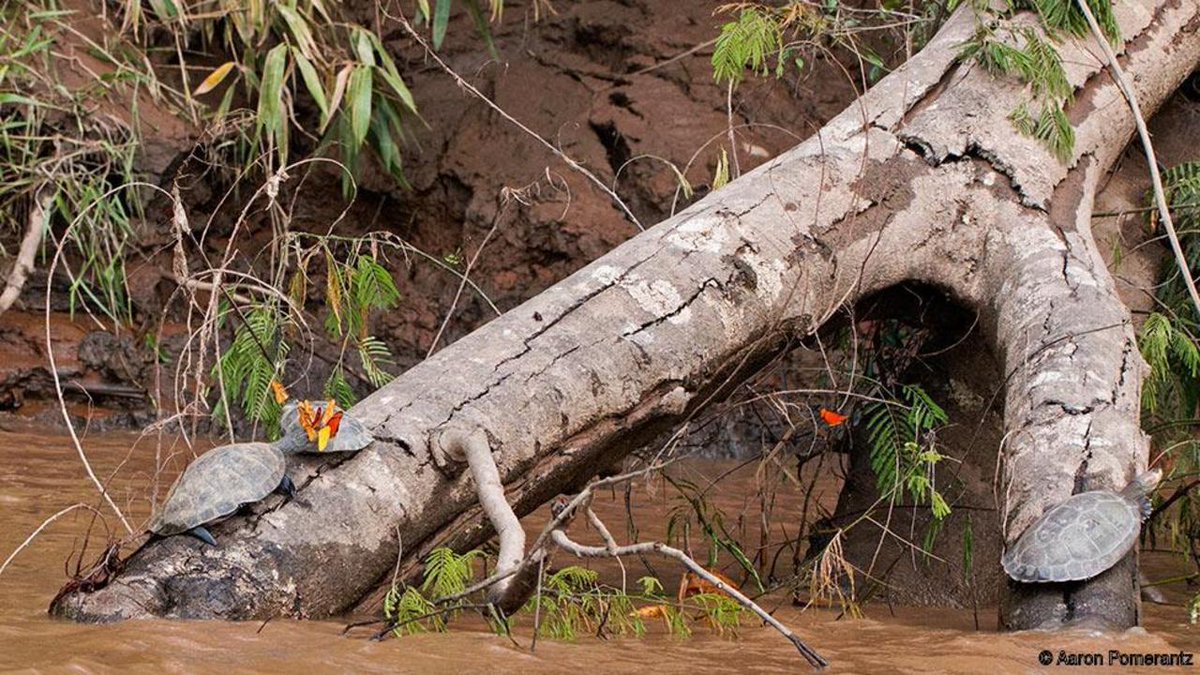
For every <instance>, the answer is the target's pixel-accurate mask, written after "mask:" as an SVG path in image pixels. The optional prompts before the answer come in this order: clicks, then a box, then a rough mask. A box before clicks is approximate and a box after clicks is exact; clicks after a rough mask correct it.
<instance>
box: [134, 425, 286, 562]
mask: <svg viewBox="0 0 1200 675" xmlns="http://www.w3.org/2000/svg"><path fill="white" fill-rule="evenodd" d="M296 406H297V404H296V403H288V404H286V405H285V406H284V408H283V417H282V418H281V419H282V420H283V424H282V430H283V436H282V437H280V439H279V440H277V441H275V442H274V443H233V444H231V445H222V446H220V447H216V448H213V449H212V450H209V451H208V452H206V453H204V454H203V455H200V457H198V458H197V459H196V461H194V462H192V463H191V464H189V465H188V467H187V469H185V470H184V472H183V474H182V475H180V476H179V479H178V480H176V481H175V484H174V485H173V486H172V487H171V491H170V492H169V493H168V494H167V498H166V500H165V501H163V504H162V507H161V508H160V509H159V510H158V513H156V514H155V515H154V518H153V519H151V521H150V525H149V526H148V529H149V530H150V532H152V533H153V534H156V535H158V536H162V537H169V536H171V535H174V534H182V533H185V532H186V533H188V534H191V535H192V536H194V537H196V538H197V539H199V540H201V541H203V542H205V543H206V544H209V545H211V546H216V544H217V542H216V540H215V539H213V536H212V534H211V533H209V531H208V530H207V529H205V527H204V525H205V524H207V523H210V522H212V521H214V520H217V519H218V518H221V517H223V516H227V515H229V514H231V513H233V512H234V511H237V510H238V508H239V507H240V506H241V505H242V504H249V503H252V502H256V501H258V500H260V499H262V498H263V497H266V496H267V495H269V494H271V492H273V491H276V490H278V491H282V492H284V493H286V494H288V495H291V494H293V493H294V492H295V489H296V488H295V486H294V485H293V484H292V480H291V479H290V478H288V475H287V471H286V469H287V460H286V459H285V456H286V455H289V454H295V453H298V452H303V451H305V450H306V449H307V448H308V446H309V441H308V437H307V435H306V434H305V432H304V430H303V429H302V428H300V425H299V424H298V423H296V422H294V420H296V419H297V418H298V415H297V414H296V410H295V408H296Z"/></svg>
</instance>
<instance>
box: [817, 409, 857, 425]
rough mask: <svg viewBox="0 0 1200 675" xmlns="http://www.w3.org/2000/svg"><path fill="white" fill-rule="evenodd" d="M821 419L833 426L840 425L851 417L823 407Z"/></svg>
mask: <svg viewBox="0 0 1200 675" xmlns="http://www.w3.org/2000/svg"><path fill="white" fill-rule="evenodd" d="M821 419H822V420H823V421H824V422H825V424H828V425H829V426H831V427H838V426H841V425H843V424H845V423H846V420H848V419H850V417H849V416H848V415H843V414H841V413H837V412H834V411H832V410H830V409H828V408H821Z"/></svg>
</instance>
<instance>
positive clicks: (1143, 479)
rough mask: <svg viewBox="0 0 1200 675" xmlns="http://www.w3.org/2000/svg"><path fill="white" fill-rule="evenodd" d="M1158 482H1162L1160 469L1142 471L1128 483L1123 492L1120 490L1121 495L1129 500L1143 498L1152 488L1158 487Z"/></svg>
mask: <svg viewBox="0 0 1200 675" xmlns="http://www.w3.org/2000/svg"><path fill="white" fill-rule="evenodd" d="M1160 480H1162V469H1150V470H1149V471H1143V472H1142V473H1140V474H1138V475H1137V477H1136V478H1134V479H1133V480H1132V481H1130V482H1129V485H1126V486H1125V489H1124V490H1121V495H1122V496H1125V497H1128V498H1130V499H1138V498H1140V497H1145V496H1146V495H1148V494H1150V492H1151V491H1152V490H1153V489H1154V488H1156V487H1158V481H1160Z"/></svg>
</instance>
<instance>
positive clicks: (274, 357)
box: [212, 303, 289, 436]
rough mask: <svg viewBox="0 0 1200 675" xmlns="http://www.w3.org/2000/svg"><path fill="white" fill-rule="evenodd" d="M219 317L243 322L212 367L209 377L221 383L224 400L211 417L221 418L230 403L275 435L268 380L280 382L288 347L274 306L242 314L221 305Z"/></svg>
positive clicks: (277, 410) (273, 405) (276, 412)
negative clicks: (237, 406) (234, 317)
mask: <svg viewBox="0 0 1200 675" xmlns="http://www.w3.org/2000/svg"><path fill="white" fill-rule="evenodd" d="M223 308H224V311H223V312H222V315H223V316H224V317H225V318H226V319H228V318H229V316H230V315H236V316H237V317H238V318H239V319H244V320H243V321H240V322H239V323H238V324H237V328H236V329H235V330H234V333H233V342H231V343H230V344H229V346H228V347H227V348H226V349H225V351H224V352H222V353H221V357H220V359H219V360H218V361H217V363H216V365H214V366H213V373H212V378H213V379H214V380H216V381H218V382H221V383H224V393H225V397H227V398H225V397H223V398H222V400H221V401H220V402H219V403H218V405H217V408H216V410H215V411H214V413H213V414H214V415H215V416H216V417H218V418H221V417H224V416H225V415H226V413H227V411H228V410H229V407H228V405H227V402H228V401H229V400H232V401H234V402H236V403H237V404H238V405H239V407H241V409H242V412H244V413H245V414H246V417H247V418H248V419H249V420H251V421H252V422H256V423H261V424H262V425H263V426H264V428H265V429H266V430H267V433H268V435H270V436H276V435H277V434H278V429H279V413H280V406H279V404H278V403H276V401H275V396H274V395H273V394H272V392H271V381H272V380H276V379H279V375H280V373H281V372H282V371H283V367H284V363H285V362H286V359H287V353H288V350H289V346H288V343H287V341H285V340H284V339H283V330H282V321H283V317H281V315H280V313H279V312H278V311H277V309H276V308H275V306H274V305H270V304H264V305H260V306H258V307H255V308H253V309H251V310H250V311H249V312H246V313H241V310H237V311H236V312H235V311H233V310H231V309H230V308H229V306H228V304H227V303H223Z"/></svg>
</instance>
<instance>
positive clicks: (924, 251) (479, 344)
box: [53, 0, 1200, 628]
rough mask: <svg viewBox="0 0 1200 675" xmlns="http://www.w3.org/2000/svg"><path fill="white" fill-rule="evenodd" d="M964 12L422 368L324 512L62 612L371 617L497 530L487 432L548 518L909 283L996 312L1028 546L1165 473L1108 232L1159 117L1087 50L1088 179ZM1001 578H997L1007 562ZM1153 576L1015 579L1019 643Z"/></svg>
mask: <svg viewBox="0 0 1200 675" xmlns="http://www.w3.org/2000/svg"><path fill="white" fill-rule="evenodd" d="M1117 11H1118V19H1119V21H1120V25H1121V28H1122V31H1123V35H1125V36H1127V39H1126V42H1125V45H1124V47H1125V51H1124V54H1125V56H1124V59H1125V65H1126V68H1127V71H1128V72H1129V74H1130V76H1131V78H1132V79H1133V80H1134V82H1135V87H1136V89H1137V93H1138V96H1139V98H1140V99H1141V101H1142V105H1143V108H1144V109H1147V110H1150V111H1153V110H1154V109H1156V108H1157V106H1158V105H1159V104H1160V103H1161V102H1162V100H1163V99H1164V98H1165V97H1166V96H1167V94H1169V93H1170V92H1171V91H1172V90H1173V89H1174V88H1175V87H1176V86H1178V83H1179V82H1180V81H1182V79H1183V78H1184V77H1185V76H1186V75H1187V73H1188V72H1190V70H1191V69H1192V68H1193V67H1194V66H1195V65H1196V63H1197V62H1198V61H1200V38H1198V37H1197V35H1196V31H1197V28H1198V27H1200V4H1198V3H1197V1H1196V0H1177V1H1169V2H1168V1H1163V2H1157V3H1156V2H1154V1H1153V0H1143V1H1141V2H1137V3H1135V4H1130V5H1122V6H1120V7H1118V9H1117ZM974 31H975V24H974V19H973V17H972V15H971V14H970V13H969V12H967V11H965V10H960V11H959V12H958V13H957V14H956V15H955V16H953V17H952V18H951V19H950V20H949V21H948V23H947V24H946V26H945V27H944V28H943V29H942V30H941V31H940V32H939V33H938V35H937V36H936V37H935V38H934V39H933V40H932V41H931V42H930V44H929V45H928V46H927V47H926V48H925V49H924V50H922V51H921V52H920V53H919V54H918V55H917V56H915V57H914V58H913V59H911V60H910V61H909V62H908V63H907V64H905V65H904V66H903V67H901V68H900V69H898V70H897V71H895V72H894V73H892V74H891V75H889V76H888V77H887V78H885V79H884V80H883V81H882V82H881V83H880V84H878V85H877V86H876V87H874V88H873V89H872V90H870V91H869V92H868V93H867V94H865V95H864V96H863V97H861V98H860V99H859V100H858V101H856V102H855V103H854V104H853V105H852V106H851V107H850V108H849V109H847V110H846V111H845V112H843V113H842V114H841V115H839V116H838V117H836V118H835V119H833V120H832V121H831V122H830V123H829V124H828V125H826V126H825V127H824V128H823V129H821V130H820V131H819V132H818V133H817V134H815V135H814V136H813V137H811V138H809V139H808V140H807V141H805V142H803V143H802V144H800V145H799V146H797V147H796V148H794V149H793V150H791V151H789V152H787V153H785V154H784V155H781V156H780V157H778V158H776V159H775V160H773V161H771V162H768V163H767V164H765V165H763V166H761V167H759V168H758V169H756V170H755V171H753V172H751V173H749V174H747V175H745V176H743V177H742V178H741V179H739V180H737V181H735V182H734V183H732V184H730V185H728V186H726V187H725V188H723V189H721V190H720V191H718V192H716V193H714V194H713V195H711V196H709V197H707V198H706V199H704V200H702V201H700V202H698V203H697V204H695V205H693V206H692V207H691V208H689V209H687V210H686V211H684V212H683V213H680V214H679V215H677V216H675V217H673V218H671V219H669V220H667V221H665V222H663V223H661V224H659V225H657V226H656V227H654V228H652V229H650V230H648V231H647V232H645V233H644V234H642V235H640V236H638V237H636V238H634V239H632V240H630V241H628V242H627V243H625V244H623V245H622V246H620V247H618V248H617V249H615V250H614V251H612V252H611V253H609V254H607V255H605V256H604V257H602V258H601V259H599V260H597V261H595V262H594V263H592V264H591V265H589V266H587V267H586V268H584V269H582V270H580V271H579V272H577V273H575V274H574V275H572V276H570V277H569V278H567V279H566V280H564V281H563V282H561V283H559V284H557V285H555V286H554V287H552V288H550V289H548V290H547V291H545V292H544V293H542V294H540V295H539V296H537V297H535V298H534V299H532V300H530V301H529V302H526V303H525V304H523V305H521V306H520V307H518V308H516V309H514V310H512V311H510V312H508V313H506V314H505V315H504V316H502V317H500V318H498V319H496V320H495V321H493V322H491V323H490V324H488V325H486V326H484V327H483V328H481V329H479V330H477V331H476V332H474V333H472V334H471V335H469V336H467V337H465V338H463V339H462V340H460V341H458V342H457V343H455V344H453V345H451V346H449V347H447V348H446V349H444V350H442V351H441V352H439V353H438V354H436V355H435V356H433V357H432V358H430V359H428V360H426V361H425V362H423V363H421V364H419V365H417V366H416V367H414V368H412V369H410V370H409V371H408V372H406V373H404V374H403V375H402V376H400V377H399V378H397V379H396V380H395V381H394V382H392V383H391V384H389V385H388V386H386V387H385V388H383V389H382V390H380V391H379V392H377V393H376V394H374V395H373V396H371V397H370V398H368V399H366V400H365V401H363V402H362V403H360V404H359V405H358V406H356V407H355V409H354V411H353V412H354V413H355V414H357V415H358V416H360V417H361V418H362V419H363V420H364V421H365V422H366V423H367V424H368V425H369V426H370V427H371V428H372V429H373V430H374V432H375V435H376V438H377V441H376V442H375V443H374V445H373V446H371V447H370V448H368V449H367V450H364V451H362V452H361V453H359V454H358V455H356V456H354V457H353V458H350V459H348V460H346V461H343V462H341V463H340V464H337V465H330V464H326V465H317V464H307V465H305V466H303V467H301V468H300V471H299V475H294V479H295V482H296V484H297V485H298V486H299V493H298V495H297V497H296V498H295V499H294V500H292V501H290V502H287V503H285V504H282V505H280V504H279V502H278V501H277V500H273V501H270V502H268V503H266V504H264V505H262V506H261V507H260V508H259V509H258V510H257V511H256V512H255V513H254V514H253V515H251V516H249V517H239V518H234V519H231V520H229V521H226V522H225V523H223V524H220V525H218V526H217V527H216V528H214V534H216V536H217V537H218V539H219V540H220V542H221V546H220V547H218V548H207V547H204V546H202V545H200V544H198V543H197V542H195V541H193V540H192V539H190V538H187V537H174V538H169V539H165V540H161V541H157V542H154V543H152V544H150V545H147V546H146V547H144V548H143V549H142V550H140V551H139V552H138V553H137V554H135V555H134V556H133V557H132V558H131V559H130V560H129V561H128V563H127V566H126V569H125V571H124V572H123V573H122V574H121V575H120V576H118V577H117V578H116V579H115V580H114V581H113V582H112V583H111V584H109V585H108V586H107V587H106V588H104V589H102V590H99V591H96V592H93V593H90V594H88V593H83V592H78V591H76V592H71V593H67V594H65V595H63V596H62V597H61V598H60V599H59V600H58V602H57V603H56V604H55V606H54V608H53V611H55V612H56V613H58V614H61V615H64V616H69V617H73V618H75V619H78V620H84V621H105V620H116V619H123V618H133V617H148V616H167V617H189V618H225V619H251V618H266V617H272V616H279V615H284V616H295V617H315V616H327V615H330V614H335V613H338V612H341V611H343V610H346V609H348V608H350V607H353V606H354V605H355V604H356V603H358V602H360V601H361V600H362V599H363V598H364V597H366V596H368V595H369V594H370V593H371V591H372V590H373V589H375V588H376V587H378V586H379V585H380V584H381V583H383V582H385V580H386V579H388V578H390V576H391V574H392V570H393V569H394V566H395V565H396V562H397V556H398V555H399V556H400V557H401V558H402V561H403V562H404V563H405V564H411V563H412V562H413V561H414V560H417V559H419V557H420V556H421V555H422V554H423V552H425V551H427V550H429V549H430V548H431V547H433V546H435V545H454V546H458V547H468V546H474V545H478V544H479V543H480V542H481V541H483V540H484V539H485V538H486V537H487V536H489V534H490V530H489V529H488V528H487V527H486V526H485V525H483V521H482V519H481V517H480V511H479V508H478V498H477V496H476V493H475V490H474V485H473V482H472V480H471V479H470V477H469V475H467V474H466V473H465V472H464V466H463V465H461V464H459V463H457V462H455V461H454V460H453V459H450V458H448V457H447V455H446V453H445V452H444V451H445V450H446V449H447V446H446V444H447V443H448V440H447V439H451V438H455V437H461V436H458V435H459V434H466V435H470V434H473V433H477V432H478V431H479V430H482V431H483V432H484V433H486V435H487V440H488V444H489V445H490V447H491V448H492V451H493V453H494V457H495V460H496V463H497V466H498V469H499V473H500V477H501V479H502V480H503V481H504V483H505V485H506V487H507V490H508V498H509V501H510V503H512V505H513V508H514V510H515V511H516V512H517V513H518V514H523V513H527V512H529V511H531V510H532V509H534V508H536V507H537V506H538V505H540V504H543V503H545V502H546V501H548V500H549V499H550V498H552V497H553V496H554V495H556V494H558V493H560V492H564V491H568V490H571V489H573V488H576V487H578V486H579V485H580V483H581V482H582V481H585V480H587V479H588V478H589V477H590V476H592V475H593V474H594V473H595V471H596V470H597V469H599V468H600V467H603V466H606V465H608V464H609V463H611V462H612V461H613V460H614V459H616V458H619V457H621V456H623V455H624V454H626V453H628V452H629V451H631V450H633V449H635V448H637V447H639V446H640V445H642V444H644V443H646V442H649V441H650V440H652V439H654V438H656V437H657V436H658V435H660V434H661V433H662V432H664V431H666V430H669V429H671V428H672V427H673V426H675V425H677V424H678V423H679V422H680V421H681V420H683V419H685V418H686V416H688V415H689V414H691V413H692V412H694V411H695V410H696V409H698V408H699V407H701V406H703V405H704V404H705V403H707V402H709V401H712V400H714V399H717V398H720V397H721V396H722V395H723V394H724V393H726V392H728V391H729V390H730V389H731V388H732V387H734V386H736V385H737V384H738V383H739V382H740V381H742V380H744V379H745V378H746V377H748V376H749V375H751V374H752V373H753V372H754V370H755V369H756V367H757V366H759V365H760V364H762V363H764V362H765V361H767V360H768V359H770V358H772V357H773V356H775V355H776V354H778V353H779V352H780V351H781V350H782V349H784V348H785V347H786V345H787V344H788V343H789V341H791V340H793V339H795V338H796V337H797V336H803V335H807V334H811V333H812V332H814V331H816V330H817V329H818V328H819V327H820V326H821V325H822V324H823V323H824V322H825V321H826V320H827V319H828V318H829V317H830V316H831V315H832V314H833V313H834V312H835V311H836V310H837V309H838V308H839V307H841V306H843V305H844V304H846V303H849V302H854V301H855V300H857V299H859V298H862V297H864V296H866V295H867V294H870V293H872V292H875V291H878V290H880V289H883V288H886V287H888V286H891V285H894V284H897V283H900V282H903V281H921V282H925V283H931V284H935V285H937V286H939V287H943V288H945V289H947V290H948V291H950V292H951V293H952V294H953V295H954V296H955V297H956V298H957V299H958V300H959V301H961V302H962V303H964V304H966V305H967V306H969V307H971V308H974V309H975V310H977V311H978V312H979V313H980V315H981V317H982V321H981V325H983V326H984V327H985V330H986V332H987V334H988V335H989V336H991V337H992V339H993V340H994V341H995V344H996V347H997V351H998V352H999V353H1000V355H1001V358H1002V362H1003V368H1004V372H1005V373H1006V374H1007V376H1008V379H1007V381H1006V385H1005V395H1006V398H1005V401H1006V405H1005V429H1006V437H1007V439H1008V442H1007V443H1006V444H1005V446H1004V448H1003V449H1002V452H1003V461H1004V468H1005V470H1004V481H1003V485H1002V486H1001V490H1000V492H1001V495H1000V497H1001V499H1002V500H1003V506H1004V508H1005V516H1004V518H1003V522H1004V523H1005V524H1006V533H1005V536H1006V537H1007V538H1008V540H1009V541H1012V540H1013V539H1015V538H1016V536H1017V535H1019V534H1020V533H1021V531H1023V530H1024V528H1025V527H1026V526H1027V525H1028V524H1029V523H1030V522H1032V520H1034V519H1035V518H1036V517H1037V516H1038V515H1039V514H1040V513H1041V512H1042V511H1043V510H1044V509H1045V508H1046V507H1047V506H1049V505H1051V504H1054V503H1057V502H1059V501H1061V500H1062V499H1064V498H1065V497H1066V496H1068V495H1069V494H1071V493H1072V492H1077V491H1080V490H1084V489H1088V488H1092V487H1096V486H1101V485H1104V486H1120V485H1123V484H1124V483H1125V482H1126V480H1127V479H1128V478H1129V477H1130V476H1132V475H1133V474H1134V473H1135V471H1137V470H1139V469H1141V468H1142V467H1143V465H1144V463H1145V457H1146V439H1145V438H1144V436H1143V434H1142V433H1141V431H1140V429H1139V427H1138V398H1139V392H1140V382H1141V372H1142V369H1143V364H1142V362H1141V360H1140V358H1139V356H1138V352H1137V349H1136V347H1135V346H1134V343H1133V330H1132V327H1131V326H1130V324H1129V316H1128V311H1127V310H1126V309H1125V307H1124V306H1122V305H1121V303H1120V301H1119V300H1118V298H1117V296H1116V293H1115V291H1114V290H1113V281H1112V279H1111V278H1110V276H1109V274H1108V272H1107V270H1106V269H1105V267H1104V264H1103V262H1102V261H1101V259H1100V256H1099V254H1098V252H1097V249H1096V245H1095V243H1094V242H1093V241H1092V238H1091V235H1090V225H1089V217H1090V216H1089V214H1090V206H1091V200H1092V198H1093V195H1094V194H1095V189H1096V184H1097V182H1098V181H1099V179H1100V178H1101V177H1102V176H1103V175H1104V173H1105V171H1106V170H1107V168H1108V167H1109V166H1110V165H1111V164H1112V163H1113V162H1114V160H1115V159H1116V157H1117V156H1118V155H1119V153H1120V152H1121V151H1122V150H1123V148H1124V146H1125V144H1126V142H1127V140H1128V139H1129V137H1130V134H1131V132H1132V129H1133V120H1132V117H1131V115H1130V113H1129V111H1128V107H1127V106H1126V105H1125V103H1124V101H1123V100H1122V99H1121V97H1120V93H1119V92H1118V90H1117V88H1116V87H1115V86H1114V85H1113V83H1112V82H1111V80H1110V79H1109V78H1108V76H1107V75H1105V74H1103V68H1102V62H1101V60H1100V59H1099V58H1098V57H1097V56H1096V55H1093V54H1092V53H1091V51H1092V50H1089V49H1088V48H1087V42H1086V41H1081V42H1079V43H1077V44H1076V43H1068V44H1065V45H1062V47H1061V48H1062V49H1063V51H1064V62H1066V63H1067V64H1068V66H1067V68H1068V74H1069V77H1070V80H1071V82H1072V84H1073V85H1074V86H1075V87H1076V101H1075V103H1074V105H1073V106H1072V108H1071V109H1070V113H1071V116H1072V119H1073V122H1074V123H1075V125H1076V135H1077V140H1076V145H1075V151H1074V156H1073V158H1072V160H1071V161H1070V163H1069V164H1063V163H1061V162H1059V161H1058V160H1056V159H1055V158H1054V157H1053V156H1052V155H1051V154H1050V153H1049V152H1048V151H1047V150H1046V149H1045V148H1044V147H1042V146H1041V145H1040V144H1039V143H1038V142H1037V141H1036V140H1034V139H1031V138H1027V137H1025V136H1022V135H1020V134H1019V133H1018V132H1017V131H1016V130H1015V129H1014V128H1013V126H1012V124H1011V123H1010V121H1009V120H1008V116H1009V114H1010V112H1011V111H1012V110H1014V109H1015V108H1016V107H1017V106H1018V105H1019V104H1020V103H1021V102H1022V100H1023V97H1024V96H1025V92H1024V87H1023V86H1022V85H1021V84H1019V83H1017V82H1013V81H1007V80H997V79H994V78H992V77H991V76H989V75H988V74H987V73H985V72H983V69H982V68H980V67H978V66H975V65H972V64H960V63H959V62H958V58H957V56H958V53H959V49H960V46H961V44H962V43H963V42H964V41H965V40H967V39H968V38H970V37H971V36H972V35H973V34H974ZM988 564H998V561H988ZM1135 588H1136V580H1135V575H1134V573H1133V562H1132V556H1131V559H1128V560H1126V561H1124V562H1123V563H1122V564H1120V565H1118V566H1117V567H1116V568H1114V569H1113V570H1111V571H1110V572H1108V573H1106V574H1104V575H1102V576H1101V577H1099V578H1098V579H1095V580H1092V581H1090V582H1087V583H1083V584H1078V585H1076V586H1073V587H1070V588H1066V589H1064V588H1062V587H1060V586H1039V587H1033V588H1020V589H1018V588H1016V587H1014V588H1013V589H1012V591H1011V593H1010V594H1009V600H1008V602H1006V604H1005V607H1004V609H1003V621H1004V623H1005V625H1007V626H1009V627H1014V628H1020V627H1031V626H1035V625H1042V624H1047V623H1049V624H1053V623H1061V622H1065V621H1069V620H1072V619H1076V618H1084V617H1087V616H1102V617H1106V618H1107V619H1109V620H1110V621H1113V622H1114V623H1117V624H1121V625H1131V624H1133V623H1136V621H1137V604H1136V595H1135Z"/></svg>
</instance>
